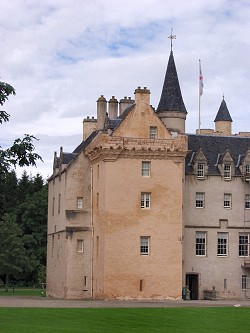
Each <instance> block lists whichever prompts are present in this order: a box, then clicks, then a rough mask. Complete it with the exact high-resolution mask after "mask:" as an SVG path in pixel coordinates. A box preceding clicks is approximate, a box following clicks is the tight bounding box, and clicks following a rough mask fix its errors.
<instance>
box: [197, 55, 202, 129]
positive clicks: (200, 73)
mask: <svg viewBox="0 0 250 333" xmlns="http://www.w3.org/2000/svg"><path fill="white" fill-rule="evenodd" d="M202 94H203V76H202V72H201V61H200V59H199V126H198V134H201V95H202Z"/></svg>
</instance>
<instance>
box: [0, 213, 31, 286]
mask: <svg viewBox="0 0 250 333" xmlns="http://www.w3.org/2000/svg"><path fill="white" fill-rule="evenodd" d="M34 264H35V258H31V257H29V255H28V251H27V250H26V249H25V246H24V241H23V237H22V231H21V228H20V227H19V226H18V224H17V223H16V218H15V216H14V215H12V214H5V215H4V216H3V218H2V219H1V220H0V274H3V275H5V289H6V291H8V287H9V280H10V276H14V277H16V278H17V277H18V276H19V275H20V274H22V273H23V272H28V271H29V270H32V267H33V266H34Z"/></svg>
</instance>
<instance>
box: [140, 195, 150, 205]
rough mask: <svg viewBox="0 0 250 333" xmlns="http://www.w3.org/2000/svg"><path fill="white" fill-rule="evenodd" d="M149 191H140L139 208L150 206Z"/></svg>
mask: <svg viewBox="0 0 250 333" xmlns="http://www.w3.org/2000/svg"><path fill="white" fill-rule="evenodd" d="M150 197H151V193H144V192H142V193H141V208H150Z"/></svg>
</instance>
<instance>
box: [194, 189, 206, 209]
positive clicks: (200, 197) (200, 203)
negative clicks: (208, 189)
mask: <svg viewBox="0 0 250 333" xmlns="http://www.w3.org/2000/svg"><path fill="white" fill-rule="evenodd" d="M195 207H196V208H198V209H201V208H204V207H205V193H204V192H196V197H195Z"/></svg>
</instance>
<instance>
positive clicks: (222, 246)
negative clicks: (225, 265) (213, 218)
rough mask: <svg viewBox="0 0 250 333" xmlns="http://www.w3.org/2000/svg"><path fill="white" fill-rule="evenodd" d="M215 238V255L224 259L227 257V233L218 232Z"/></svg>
mask: <svg viewBox="0 0 250 333" xmlns="http://www.w3.org/2000/svg"><path fill="white" fill-rule="evenodd" d="M217 237H218V239H217V255H218V257H225V256H227V247H228V233H227V232H218V234H217Z"/></svg>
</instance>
